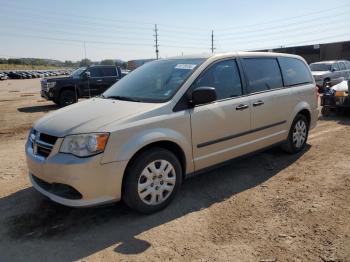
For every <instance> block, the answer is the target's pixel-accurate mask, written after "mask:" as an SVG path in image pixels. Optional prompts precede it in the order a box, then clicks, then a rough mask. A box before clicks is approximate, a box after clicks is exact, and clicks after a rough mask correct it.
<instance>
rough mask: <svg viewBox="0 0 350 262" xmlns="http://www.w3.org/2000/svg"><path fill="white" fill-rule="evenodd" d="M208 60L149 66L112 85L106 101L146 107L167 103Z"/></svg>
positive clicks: (176, 60) (170, 62)
mask: <svg viewBox="0 0 350 262" xmlns="http://www.w3.org/2000/svg"><path fill="white" fill-rule="evenodd" d="M204 60H205V59H204V58H193V59H164V60H157V61H153V62H149V63H146V64H144V65H142V66H140V67H139V68H137V69H136V70H134V71H132V72H131V73H129V74H127V75H126V76H125V77H123V78H122V79H121V80H119V81H118V82H116V83H115V84H114V85H112V86H111V87H110V88H109V89H108V90H107V91H106V92H105V93H103V97H106V98H111V99H120V100H129V101H138V102H146V103H162V102H166V101H168V100H169V99H170V98H171V97H172V96H173V95H175V93H176V92H177V91H178V89H179V88H180V87H181V85H182V84H183V83H184V81H185V80H186V79H187V77H189V76H190V75H191V74H192V72H194V70H195V69H196V68H197V66H198V65H200V64H201V63H202V62H204Z"/></svg>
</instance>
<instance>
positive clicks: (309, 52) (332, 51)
mask: <svg viewBox="0 0 350 262" xmlns="http://www.w3.org/2000/svg"><path fill="white" fill-rule="evenodd" d="M259 51H269V52H280V53H288V54H295V55H300V56H302V57H304V59H305V60H306V61H307V62H308V63H313V62H318V61H325V60H340V59H346V60H350V41H346V42H337V43H326V44H315V45H305V46H295V47H281V48H275V49H272V50H259Z"/></svg>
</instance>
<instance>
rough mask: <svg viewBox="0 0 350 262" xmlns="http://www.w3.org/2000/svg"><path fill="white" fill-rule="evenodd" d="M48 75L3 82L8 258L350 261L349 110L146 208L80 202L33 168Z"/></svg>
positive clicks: (2, 224) (1, 191) (1, 171)
mask: <svg viewBox="0 0 350 262" xmlns="http://www.w3.org/2000/svg"><path fill="white" fill-rule="evenodd" d="M38 92H39V80H9V81H3V82H0V261H73V260H83V261H100V260H104V261H168V260H173V261H350V117H329V118H327V119H322V118H320V120H319V122H318V127H317V128H316V129H315V130H313V131H312V132H311V134H310V137H309V145H308V146H307V149H306V150H305V152H303V153H301V154H299V155H287V154H285V153H283V152H282V151H280V150H279V149H278V148H276V149H272V150H269V151H266V152H263V153H260V154H256V155H254V156H250V157H247V158H244V159H240V160H236V161H232V163H231V164H230V165H228V166H225V167H222V168H220V169H216V170H215V171H212V172H210V173H206V174H203V175H201V176H197V177H194V178H191V179H188V180H186V181H185V183H184V185H183V187H182V190H181V191H180V194H179V195H178V196H177V198H176V199H175V201H174V202H173V204H171V205H170V206H169V207H168V208H166V209H165V210H163V211H162V212H159V213H157V214H154V215H149V216H144V215H139V214H136V213H135V212H133V211H131V210H129V209H128V208H126V207H125V206H124V205H123V204H116V205H112V206H107V207H100V208H90V209H72V208H67V207H63V206H60V205H57V204H54V203H52V202H51V201H49V200H47V199H46V198H45V197H43V196H41V195H40V194H39V193H37V192H36V191H35V190H34V189H33V188H32V187H31V186H30V183H29V180H28V178H27V175H26V164H25V157H24V144H25V141H26V137H27V132H28V129H29V128H30V126H31V125H32V123H33V122H34V121H35V120H36V119H38V118H39V117H41V116H42V115H44V114H46V113H47V112H48V111H51V110H55V109H56V107H55V106H54V105H52V104H51V103H50V102H46V101H43V100H42V99H41V98H40V96H39V95H38Z"/></svg>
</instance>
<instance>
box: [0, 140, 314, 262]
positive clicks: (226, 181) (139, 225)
mask: <svg viewBox="0 0 350 262" xmlns="http://www.w3.org/2000/svg"><path fill="white" fill-rule="evenodd" d="M309 149H310V146H309V145H308V146H307V147H306V149H305V150H304V152H301V153H299V154H296V155H289V154H285V153H283V152H282V151H281V150H280V149H279V148H273V149H270V150H268V151H265V152H262V153H258V154H255V155H252V156H249V157H245V158H240V159H238V160H233V161H231V162H230V163H229V164H228V165H226V166H223V167H220V168H217V169H215V170H213V171H210V172H207V173H204V174H201V175H199V176H196V177H193V178H190V179H187V180H185V181H184V184H183V186H182V188H181V190H180V192H179V194H178V196H177V197H176V198H175V199H174V201H173V202H172V203H171V204H170V205H169V206H168V207H167V208H165V209H164V210H162V211H160V212H158V213H156V214H152V215H142V214H138V213H136V212H134V211H132V210H130V209H129V208H127V207H126V206H125V205H124V204H123V203H118V204H114V205H110V206H105V207H99V208H85V209H76V208H68V207H64V206H61V205H58V204H55V203H53V202H51V201H49V200H47V199H46V198H45V197H43V196H41V195H40V194H39V193H37V192H36V191H35V190H34V189H33V188H27V189H23V190H21V191H18V192H16V193H13V194H11V195H9V196H7V197H4V198H2V199H0V213H1V214H2V218H0V224H3V225H4V227H3V229H1V228H0V260H1V261H15V260H16V259H18V260H25V261H31V260H33V261H47V260H50V261H57V260H59V261H74V260H78V259H82V258H84V257H87V256H89V255H92V254H94V253H96V252H98V251H100V250H103V249H106V248H109V247H111V246H113V247H114V246H116V247H115V248H114V251H115V252H117V253H121V254H140V253H142V252H144V251H145V250H147V249H148V248H150V247H151V246H152V242H148V241H145V240H142V239H140V238H139V237H138V235H140V234H141V233H143V232H146V231H148V230H150V229H153V228H155V227H158V226H160V225H163V224H165V223H167V222H170V221H172V220H174V219H177V218H180V217H182V216H185V215H187V214H190V213H192V212H197V211H200V210H202V209H205V208H208V207H210V206H211V205H213V204H216V203H219V202H222V201H224V200H225V199H227V198H230V197H232V196H234V195H235V194H239V193H240V192H242V191H245V190H248V189H250V188H253V187H256V186H259V185H261V184H262V183H264V182H265V181H267V180H269V179H270V178H271V177H273V176H275V175H276V174H278V173H279V172H280V171H281V170H283V169H285V168H286V167H288V166H289V165H291V164H293V163H294V162H295V161H297V160H298V159H299V158H300V157H301V156H302V155H303V154H304V153H305V152H307V151H308V150H309ZM262 189H263V188H262ZM264 190H268V188H264ZM16 206H17V207H18V209H16ZM14 258H15V260H14Z"/></svg>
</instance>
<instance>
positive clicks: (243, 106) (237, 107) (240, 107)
mask: <svg viewBox="0 0 350 262" xmlns="http://www.w3.org/2000/svg"><path fill="white" fill-rule="evenodd" d="M248 107H249V106H248V105H246V104H240V105H238V106H236V110H244V109H247V108H248Z"/></svg>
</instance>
